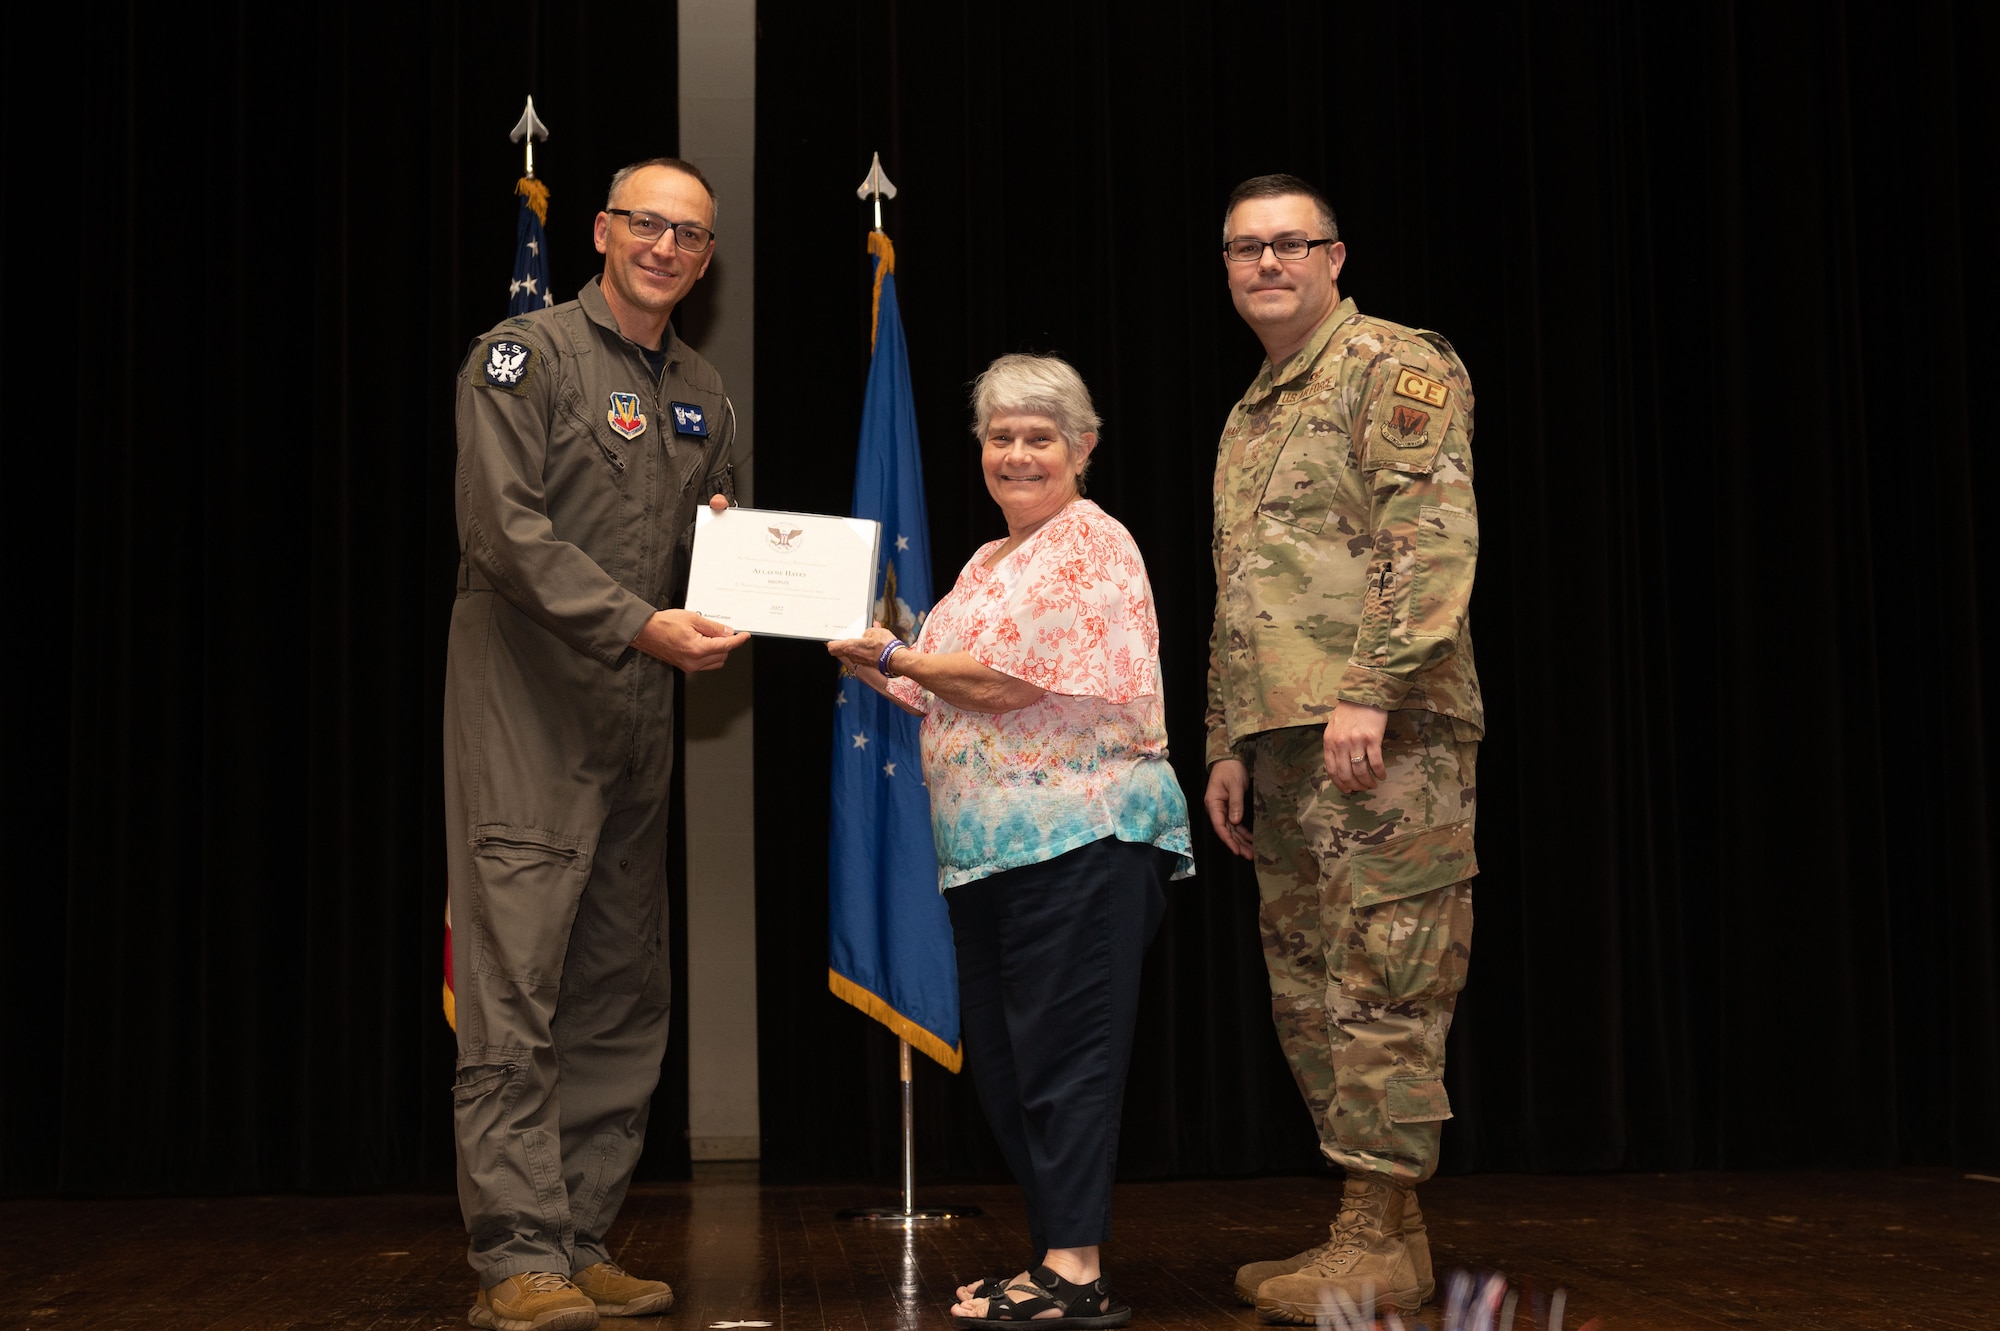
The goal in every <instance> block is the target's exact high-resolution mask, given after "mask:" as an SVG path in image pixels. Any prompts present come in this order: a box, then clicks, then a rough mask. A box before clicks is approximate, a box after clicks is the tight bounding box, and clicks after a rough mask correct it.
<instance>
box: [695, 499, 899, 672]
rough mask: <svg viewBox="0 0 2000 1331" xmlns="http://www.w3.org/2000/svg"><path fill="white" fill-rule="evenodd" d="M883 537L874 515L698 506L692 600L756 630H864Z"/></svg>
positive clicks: (846, 634) (790, 634) (838, 633)
mask: <svg viewBox="0 0 2000 1331" xmlns="http://www.w3.org/2000/svg"><path fill="white" fill-rule="evenodd" d="M881 539H882V525H881V524H880V523H878V522H876V521H875V520H874V519H872V518H843V517H834V516H832V515H831V514H824V513H784V512H778V511H776V510H773V509H761V508H731V509H726V510H724V511H723V512H721V513H716V512H714V511H712V510H710V509H706V508H704V509H700V510H697V511H696V513H695V523H694V562H693V566H692V567H691V568H690V570H689V573H688V590H687V608H688V609H689V610H692V611H694V612H695V613H696V614H699V615H702V616H705V617H706V618H709V619H714V620H720V621H721V622H722V623H724V624H727V625H729V627H731V628H732V629H738V630H744V631H748V632H750V633H763V634H772V635H775V636H778V637H784V638H813V639H816V640H818V641H821V642H825V641H829V640H831V639H834V638H854V637H859V636H860V635H861V634H862V633H864V632H866V631H867V628H868V624H869V615H870V612H871V610H872V608H873V599H874V594H875V562H876V556H877V554H878V551H879V547H880V544H881Z"/></svg>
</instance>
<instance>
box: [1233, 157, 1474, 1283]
mask: <svg viewBox="0 0 2000 1331" xmlns="http://www.w3.org/2000/svg"><path fill="white" fill-rule="evenodd" d="M1223 236H1224V241H1225V245H1224V258H1225V262H1224V271H1225V273H1226V274H1227V277H1228V280H1229V289H1230V295H1231V297H1232V299H1233V300H1234V301H1235V304H1236V309H1237V312H1238V313H1239V314H1241V315H1242V316H1243V319H1244V321H1245V322H1246V323H1248V324H1249V325H1250V327H1251V330H1252V331H1253V332H1255V333H1256V334H1257V337H1258V339H1259V340H1260V341H1261V342H1262V343H1263V345H1264V350H1265V353H1266V355H1267V357H1268V359H1267V361H1266V363H1265V365H1264V367H1263V369H1262V371H1261V372H1260V373H1259V374H1258V376H1257V378H1256V379H1255V380H1254V381H1253V382H1252V383H1251V385H1250V390H1249V391H1248V392H1247V393H1245V394H1244V395H1243V400H1242V401H1241V402H1239V403H1238V404H1237V405H1236V407H1235V409H1234V410H1233V411H1232V412H1231V413H1230V416H1229V420H1228V424H1227V425H1226V427H1225V428H1224V430H1223V433H1222V441H1221V447H1220V451H1219V453H1218V456H1217V458H1216V466H1215V570H1216V583H1217V587H1216V605H1215V630H1214V636H1213V638H1212V640H1211V642H1210V655H1209V684H1208V761H1209V764H1210V766H1209V779H1208V791H1207V794H1206V797H1205V799H1204V801H1203V802H1204V804H1205V805H1206V807H1207V809H1208V813H1209V818H1210V820H1211V822H1212V823H1213V824H1214V826H1215V830H1216V834H1217V835H1218V836H1219V837H1221V838H1222V840H1223V842H1224V843H1225V844H1226V845H1228V846H1229V848H1230V849H1231V850H1233V851H1234V852H1235V853H1237V854H1239V855H1243V856H1245V857H1246V858H1252V859H1254V860H1255V862H1256V865H1257V881H1258V887H1259V895H1260V897H1261V908H1260V917H1261V921H1262V927H1263V936H1264V955H1265V961H1266V964H1267V966H1268V968H1269V971H1270V979H1271V1007H1272V1013H1273V1016H1274V1019H1275V1021H1276V1023H1277V1028H1278V1037H1279V1041H1280V1043H1281V1044H1282V1045H1283V1047H1284V1051H1285V1056H1286V1058H1287V1060H1288V1061H1289V1062H1290V1063H1291V1066H1292V1072H1293V1075H1294V1076H1295V1077H1296V1078H1297V1079H1298V1084H1299V1090H1300V1092H1301V1093H1302V1094H1303V1095H1304V1096H1305V1100H1306V1104H1307V1105H1308V1107H1309V1108H1310V1109H1311V1111H1312V1114H1313V1118H1314V1121H1315V1123H1316V1124H1317V1126H1318V1129H1319V1134H1320V1149H1321V1150H1322V1151H1323V1152H1325V1154H1326V1157H1327V1158H1328V1160H1330V1161H1331V1162H1333V1163H1334V1164H1335V1165H1338V1166H1339V1167H1340V1168H1341V1169H1342V1170H1343V1171H1344V1172H1345V1174H1346V1184H1345V1188H1344V1191H1343V1196H1342V1201H1341V1210H1340V1215H1339V1218H1338V1219H1337V1220H1336V1221H1335V1222H1334V1224H1333V1226H1332V1234H1331V1237H1330V1238H1329V1240H1328V1241H1327V1242H1326V1243H1325V1244H1322V1245H1321V1246H1319V1247H1317V1248H1313V1249H1310V1250H1308V1251H1306V1252H1302V1253H1299V1254H1297V1255H1296V1256H1294V1257H1292V1258H1289V1259H1287V1260H1285V1261H1273V1262H1255V1263H1252V1264H1250V1265H1248V1266H1245V1267H1244V1268H1242V1270H1240V1271H1239V1272H1238V1273H1237V1277H1236V1290H1237V1294H1238V1296H1239V1297H1240V1298H1242V1299H1243V1301H1244V1302H1246V1303H1255V1305H1256V1306H1257V1310H1258V1312H1259V1314H1260V1315H1261V1316H1262V1317H1263V1318H1264V1319H1265V1320H1266V1321H1276V1322H1300V1323H1304V1322H1311V1321H1313V1320H1314V1319H1315V1318H1317V1317H1322V1316H1324V1315H1325V1313H1324V1311H1323V1309H1324V1306H1325V1304H1327V1303H1328V1302H1331V1301H1332V1300H1333V1299H1334V1298H1335V1296H1336V1295H1345V1296H1346V1297H1348V1298H1352V1299H1355V1300H1356V1301H1357V1302H1358V1301H1360V1300H1361V1299H1362V1298H1363V1297H1364V1295H1365V1294H1372V1295H1373V1297H1374V1298H1375V1299H1376V1300H1377V1302H1378V1303H1390V1304H1394V1305H1395V1306H1397V1307H1401V1308H1405V1309H1414V1308H1416V1307H1417V1306H1419V1304H1420V1303H1421V1302H1422V1301H1423V1300H1424V1299H1425V1298H1427V1297H1429V1295H1430V1292H1431V1287H1432V1281H1431V1272H1430V1248H1429V1243H1428V1241H1427V1239H1426V1236H1425V1232H1424V1227H1423V1218H1422V1214H1421V1212H1420V1211H1419V1210H1418V1209H1417V1202H1416V1196H1415V1193H1414V1191H1413V1188H1414V1185H1416V1184H1418V1183H1421V1182H1423V1181H1424V1180H1425V1179H1427V1178H1429V1177H1430V1176H1431V1173H1432V1171H1433V1170H1434V1169H1435V1168H1436V1167H1437V1150H1438V1137H1439V1132H1440V1127H1441V1124H1442V1121H1443V1120H1444V1119H1447V1118H1449V1117H1450V1116H1451V1106H1450V1104H1449V1102H1448V1101H1447V1099H1446V1096H1445V1088H1444V1080H1443V1078H1444V1052H1445V1033H1446V1031H1447V1030H1448V1029H1449V1027H1450V1025H1451V1013H1452V1007H1453V1004H1454V1002H1455V1001H1456V998H1457V995H1458V992H1459V990H1460V989H1461V988H1463V987H1464V984H1465V973H1466V960H1467V957H1468V949H1469V947H1470V944H1471V941H1472V883H1471V879H1472V876H1473V875H1474V874H1475V873H1476V872H1477V871H1478V862H1477V860H1476V859H1475V858H1474V855H1473V849H1472V824H1473V808H1474V793H1475V789H1476V781H1475V777H1474V768H1475V763H1476V760H1477V754H1478V748H1479V745H1478V740H1479V737H1480V735H1481V733H1482V728H1483V724H1484V716H1483V713H1482V710H1481V706H1480V700H1479V680H1478V676H1477V674H1476V673H1475V672H1474V669H1473V664H1472V640H1471V636H1470V634H1469V632H1468V629H1467V624H1466V607H1467V602H1468V600H1469V599H1470V597H1471V593H1472V575H1473V567H1474V564H1475V563H1476V561H1477V556H1478V551H1479V520H1478V516H1477V510H1476V509H1475V508H1474V506H1473V499H1472V450H1471V442H1472V384H1471V381H1470V380H1469V379H1468V378H1467V377H1466V373H1465V367H1464V366H1463V365H1461V364H1460V363H1459V360H1458V356H1457V354H1456V353H1454V352H1453V351H1452V349H1451V345H1450V343H1448V342H1446V341H1445V340H1444V338H1442V337H1440V336H1438V335H1437V334H1435V333H1430V332H1425V331H1422V330H1418V329H1410V328H1404V327H1401V326H1400V325H1397V324H1392V323H1388V322H1386V321H1384V320H1380V319H1373V318H1369V317H1367V316H1365V315H1363V314H1362V313H1361V312H1360V310H1358V309H1357V308H1356V307H1355V304H1354V302H1353V301H1352V300H1342V299H1341V296H1340V288H1339V285H1338V280H1339V276H1340V269H1341V264H1342V263H1343V262H1344V260H1345V258H1346V251H1345V247H1344V246H1342V245H1341V243H1340V241H1339V239H1338V236H1339V232H1338V231H1337V230H1336V228H1335V224H1334V217H1333V210H1332V209H1331V208H1330V207H1328V205H1327V203H1326V201H1325V199H1324V198H1322V197H1321V196H1320V195H1319V193H1318V192H1317V191H1315V190H1314V189H1313V188H1312V187H1311V186H1310V185H1308V184H1306V182H1304V181H1303V180H1300V179H1298V178H1297V177H1294V176H1259V177H1257V178H1255V179H1253V180H1248V181H1245V182H1244V183H1243V184H1242V185H1239V186H1238V187H1237V188H1236V191H1235V193H1234V194H1232V195H1231V196H1230V200H1229V207H1228V209H1227V210H1226V212H1225V214H1224V223H1223ZM1253 792H1254V793H1253ZM1246 802H1249V803H1253V804H1254V810H1255V815H1254V819H1253V820H1252V823H1251V826H1248V827H1246V826H1245V820H1244V814H1245V805H1246ZM1253 828H1254V830H1252V829H1253Z"/></svg>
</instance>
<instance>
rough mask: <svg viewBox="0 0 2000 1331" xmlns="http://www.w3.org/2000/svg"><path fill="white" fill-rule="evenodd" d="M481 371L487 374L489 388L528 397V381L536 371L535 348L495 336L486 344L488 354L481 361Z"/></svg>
mask: <svg viewBox="0 0 2000 1331" xmlns="http://www.w3.org/2000/svg"><path fill="white" fill-rule="evenodd" d="M480 371H481V373H482V374H484V375H485V376H486V386H487V387H488V388H498V389H501V390H503V391H504V392H508V393H512V394H513V395H514V396H516V397H526V396H527V395H528V382H529V380H530V379H531V378H532V377H533V375H534V372H535V353H534V350H533V348H531V347H528V346H525V345H524V344H522V343H519V342H510V341H508V340H507V339H505V338H495V339H494V340H493V341H491V342H488V343H487V344H486V356H485V358H484V359H483V360H482V361H481V363H480Z"/></svg>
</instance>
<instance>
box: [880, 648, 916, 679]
mask: <svg viewBox="0 0 2000 1331" xmlns="http://www.w3.org/2000/svg"><path fill="white" fill-rule="evenodd" d="M909 645H910V644H908V643H907V642H904V641H903V640H902V639H901V638H891V639H889V645H888V646H887V647H884V648H883V649H882V654H881V655H880V656H878V657H876V658H875V668H876V669H877V670H879V671H881V672H882V674H883V675H884V676H886V677H887V678H889V679H894V678H895V676H894V675H891V674H889V653H891V652H893V651H895V650H896V649H897V648H898V647H908V646H909Z"/></svg>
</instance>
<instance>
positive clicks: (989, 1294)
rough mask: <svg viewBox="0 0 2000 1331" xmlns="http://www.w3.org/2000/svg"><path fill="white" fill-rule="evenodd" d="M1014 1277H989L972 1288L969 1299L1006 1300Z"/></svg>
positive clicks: (967, 1296)
mask: <svg viewBox="0 0 2000 1331" xmlns="http://www.w3.org/2000/svg"><path fill="white" fill-rule="evenodd" d="M1012 1279H1013V1277H1012V1276H988V1277H987V1278H986V1279H984V1280H982V1281H980V1282H979V1283H978V1284H977V1285H974V1286H973V1287H972V1293H970V1294H968V1295H966V1296H965V1297H966V1298H967V1299H989V1300H990V1299H1004V1298H1006V1297H1007V1283H1008V1282H1009V1281H1010V1280H1012Z"/></svg>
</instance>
